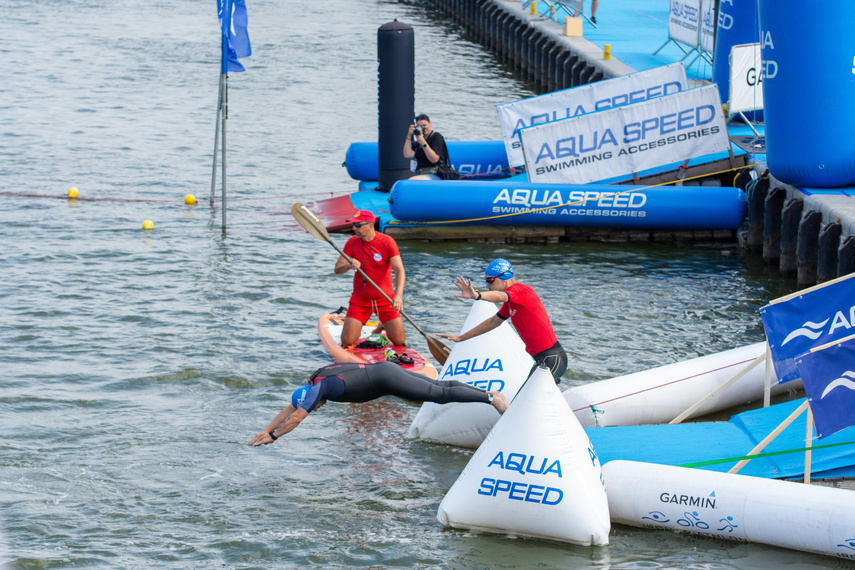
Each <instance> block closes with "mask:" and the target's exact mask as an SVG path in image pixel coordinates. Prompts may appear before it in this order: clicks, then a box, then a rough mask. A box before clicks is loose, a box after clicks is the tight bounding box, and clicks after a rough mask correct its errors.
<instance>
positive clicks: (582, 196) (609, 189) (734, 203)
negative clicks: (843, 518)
mask: <svg viewBox="0 0 855 570" xmlns="http://www.w3.org/2000/svg"><path fill="white" fill-rule="evenodd" d="M389 201H390V202H391V207H390V211H391V213H392V215H393V216H395V218H397V219H398V220H402V221H403V220H406V221H413V222H452V221H453V222H457V223H465V224H467V225H472V224H475V225H481V226H491V225H514V226H517V225H546V226H600V227H626V228H647V229H683V230H724V229H728V230H730V229H736V228H738V227H739V226H740V225H741V224H742V221H743V220H744V219H745V212H746V208H747V200H746V197H745V193H744V192H743V191H742V190H740V189H739V188H732V187H715V186H681V187H674V186H658V187H650V186H623V185H611V184H531V183H521V182H500V181H484V182H480V181H470V182H460V181H456V180H454V181H452V180H399V181H398V182H396V183H395V185H394V186H393V187H392V192H391V193H390V199H389ZM542 208H546V209H545V210H542V211H539V212H535V213H531V210H540V209H542ZM526 212H529V213H526Z"/></svg>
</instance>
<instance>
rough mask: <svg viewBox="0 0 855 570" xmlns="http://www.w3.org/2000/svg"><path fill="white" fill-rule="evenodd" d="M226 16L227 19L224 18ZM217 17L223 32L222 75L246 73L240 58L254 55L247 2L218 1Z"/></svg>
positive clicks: (235, 0)
mask: <svg viewBox="0 0 855 570" xmlns="http://www.w3.org/2000/svg"><path fill="white" fill-rule="evenodd" d="M224 14H225V17H224V16H223V15H224ZM217 15H218V16H219V19H220V28H221V29H222V31H223V44H222V45H223V55H222V73H224V74H226V73H228V72H230V71H235V72H237V71H246V68H245V67H244V66H243V64H241V63H240V62H239V61H238V58H239V57H249V56H251V55H252V46H251V45H250V43H249V32H248V31H247V29H246V26H247V23H248V21H249V20H248V18H247V14H246V1H245V0H217Z"/></svg>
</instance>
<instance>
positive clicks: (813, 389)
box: [796, 337, 855, 439]
mask: <svg viewBox="0 0 855 570" xmlns="http://www.w3.org/2000/svg"><path fill="white" fill-rule="evenodd" d="M796 367H797V368H798V370H799V373H800V374H801V376H802V382H804V385H805V393H806V394H807V396H808V401H809V402H810V409H811V411H812V412H813V422H814V425H815V426H816V435H817V437H818V438H820V439H822V438H824V437H828V436H829V435H832V434H835V433H837V432H838V431H840V430H842V429H844V428H847V427H849V426H851V425H853V424H855V337H848V338H847V339H846V340H845V341H844V342H841V343H836V344H831V345H829V346H827V347H825V348H822V349H820V350H817V351H816V352H808V353H807V354H803V355H802V356H800V357H799V358H798V359H797V360H796Z"/></svg>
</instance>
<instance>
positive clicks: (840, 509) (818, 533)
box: [603, 461, 855, 559]
mask: <svg viewBox="0 0 855 570" xmlns="http://www.w3.org/2000/svg"><path fill="white" fill-rule="evenodd" d="M603 477H604V479H605V481H606V489H607V490H608V493H609V494H608V500H609V511H610V513H611V517H612V521H613V522H616V523H621V524H626V525H631V526H636V527H641V528H645V529H655V528H660V529H670V530H677V531H683V532H688V533H694V534H698V535H702V536H707V537H709V536H714V537H716V538H724V539H729V540H735V541H739V542H745V541H748V542H760V543H763V544H771V545H774V546H780V547H783V548H794V549H797V550H804V551H807V552H818V553H820V554H828V555H830V556H838V557H840V558H847V559H852V558H853V557H855V518H853V517H852V512H853V511H855V493H853V492H852V491H850V490H847V489H835V488H832V487H820V486H817V485H805V484H803V483H794V482H790V481H774V480H769V479H766V478H764V477H749V476H746V475H736V474H729V473H716V472H713V471H705V470H702V469H687V468H685V467H672V466H668V465H654V464H652V463H641V462H637V461H609V462H608V463H606V464H605V465H604V466H603Z"/></svg>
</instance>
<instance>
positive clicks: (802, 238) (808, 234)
mask: <svg viewBox="0 0 855 570" xmlns="http://www.w3.org/2000/svg"><path fill="white" fill-rule="evenodd" d="M820 224H822V212H820V211H818V210H811V211H809V212H805V213H804V215H803V216H802V219H801V221H800V222H799V237H798V247H797V250H798V253H797V256H798V275H797V277H796V281H797V285H798V288H799V289H805V288H807V287H810V286H812V285H816V258H817V252H818V250H819V228H820Z"/></svg>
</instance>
